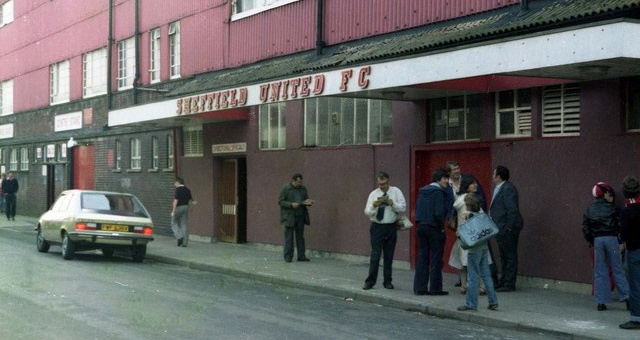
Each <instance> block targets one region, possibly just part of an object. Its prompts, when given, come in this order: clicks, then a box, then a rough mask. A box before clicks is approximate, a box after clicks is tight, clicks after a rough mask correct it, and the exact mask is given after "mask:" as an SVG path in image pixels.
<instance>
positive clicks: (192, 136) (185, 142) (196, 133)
mask: <svg viewBox="0 0 640 340" xmlns="http://www.w3.org/2000/svg"><path fill="white" fill-rule="evenodd" d="M202 146H203V136H202V125H194V126H186V127H184V128H183V129H182V150H183V155H184V156H185V157H202V156H203V147H202Z"/></svg>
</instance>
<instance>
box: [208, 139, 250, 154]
mask: <svg viewBox="0 0 640 340" xmlns="http://www.w3.org/2000/svg"><path fill="white" fill-rule="evenodd" d="M238 152H247V143H244V142H243V143H229V144H213V145H211V153H213V154H214V155H216V154H224V153H238Z"/></svg>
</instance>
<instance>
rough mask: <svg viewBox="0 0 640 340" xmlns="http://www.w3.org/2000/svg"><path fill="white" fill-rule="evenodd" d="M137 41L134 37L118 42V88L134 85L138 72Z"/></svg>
mask: <svg viewBox="0 0 640 340" xmlns="http://www.w3.org/2000/svg"><path fill="white" fill-rule="evenodd" d="M135 45H136V41H135V39H134V38H129V39H127V40H122V41H120V42H119V43H118V89H119V90H122V89H127V88H131V87H133V80H134V77H135V74H136V49H135Z"/></svg>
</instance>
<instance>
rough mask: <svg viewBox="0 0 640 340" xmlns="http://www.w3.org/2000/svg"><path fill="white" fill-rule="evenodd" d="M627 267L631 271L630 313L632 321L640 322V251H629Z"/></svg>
mask: <svg viewBox="0 0 640 340" xmlns="http://www.w3.org/2000/svg"><path fill="white" fill-rule="evenodd" d="M627 266H628V269H629V273H628V274H629V276H628V278H629V286H630V289H631V294H630V295H629V313H630V314H631V321H635V322H640V249H635V250H627Z"/></svg>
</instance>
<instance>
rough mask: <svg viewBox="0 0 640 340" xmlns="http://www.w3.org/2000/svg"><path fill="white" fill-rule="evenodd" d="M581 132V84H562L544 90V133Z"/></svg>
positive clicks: (552, 134)
mask: <svg viewBox="0 0 640 340" xmlns="http://www.w3.org/2000/svg"><path fill="white" fill-rule="evenodd" d="M579 134H580V86H579V85H578V84H562V85H556V86H548V87H545V88H544V89H543V90H542V135H543V136H577V135H579Z"/></svg>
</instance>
